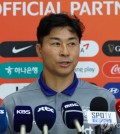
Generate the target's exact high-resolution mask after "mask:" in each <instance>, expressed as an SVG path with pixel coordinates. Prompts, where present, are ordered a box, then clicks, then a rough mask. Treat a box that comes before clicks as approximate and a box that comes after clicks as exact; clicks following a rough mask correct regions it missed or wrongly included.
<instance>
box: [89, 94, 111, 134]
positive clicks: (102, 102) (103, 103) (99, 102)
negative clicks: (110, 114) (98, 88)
mask: <svg viewBox="0 0 120 134" xmlns="http://www.w3.org/2000/svg"><path fill="white" fill-rule="evenodd" d="M90 111H104V112H106V111H108V103H107V100H106V99H105V98H103V97H95V98H94V99H93V100H92V101H91V103H90ZM103 125H104V124H103ZM106 125H108V124H106ZM102 127H104V129H101V126H100V125H97V126H96V127H95V134H109V132H111V130H112V129H111V128H110V127H109V128H108V129H107V127H108V126H105V125H104V126H102Z"/></svg>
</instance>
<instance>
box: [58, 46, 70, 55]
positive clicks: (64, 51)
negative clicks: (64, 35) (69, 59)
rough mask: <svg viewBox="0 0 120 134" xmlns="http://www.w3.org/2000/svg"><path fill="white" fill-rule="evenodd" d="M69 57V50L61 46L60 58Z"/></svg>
mask: <svg viewBox="0 0 120 134" xmlns="http://www.w3.org/2000/svg"><path fill="white" fill-rule="evenodd" d="M69 55H70V52H69V48H68V46H67V45H65V44H64V45H61V48H60V56H69Z"/></svg>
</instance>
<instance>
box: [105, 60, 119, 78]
mask: <svg viewBox="0 0 120 134" xmlns="http://www.w3.org/2000/svg"><path fill="white" fill-rule="evenodd" d="M103 74H104V75H105V76H107V77H111V78H112V77H115V78H119V77H120V62H119V61H112V62H106V63H105V64H104V65H103Z"/></svg>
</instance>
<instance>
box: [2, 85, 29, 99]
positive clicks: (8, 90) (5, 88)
mask: <svg viewBox="0 0 120 134" xmlns="http://www.w3.org/2000/svg"><path fill="white" fill-rule="evenodd" d="M28 84H29V83H7V84H2V85H0V98H1V99H4V98H5V97H6V96H7V95H9V94H12V93H14V92H16V91H18V90H20V89H21V88H23V87H25V86H27V85H28Z"/></svg>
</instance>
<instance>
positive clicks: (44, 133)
mask: <svg viewBox="0 0 120 134" xmlns="http://www.w3.org/2000/svg"><path fill="white" fill-rule="evenodd" d="M43 134H48V126H47V124H44V125H43Z"/></svg>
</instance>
